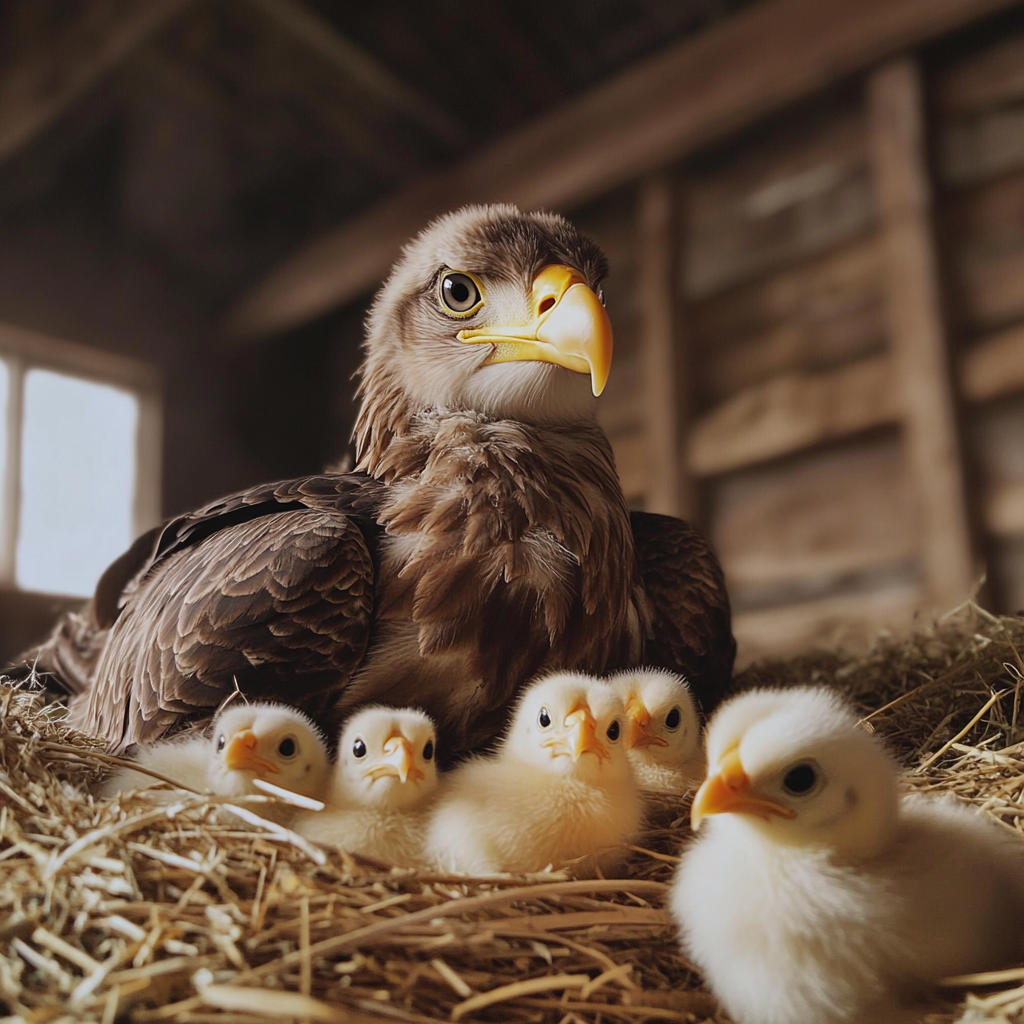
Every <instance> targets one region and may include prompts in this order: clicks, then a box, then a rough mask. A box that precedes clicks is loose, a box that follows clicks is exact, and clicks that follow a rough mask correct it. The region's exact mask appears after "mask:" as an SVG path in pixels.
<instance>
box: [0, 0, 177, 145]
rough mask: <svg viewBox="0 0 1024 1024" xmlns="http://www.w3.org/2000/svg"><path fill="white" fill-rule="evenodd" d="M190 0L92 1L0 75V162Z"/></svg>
mask: <svg viewBox="0 0 1024 1024" xmlns="http://www.w3.org/2000/svg"><path fill="white" fill-rule="evenodd" d="M188 3H189V0H145V2H144V3H140V2H139V0H92V2H91V3H89V4H87V5H86V6H85V8H84V9H83V10H82V11H81V12H80V13H77V14H75V15H68V16H67V17H66V18H65V19H64V20H65V27H64V28H63V30H62V31H61V32H60V34H59V35H58V36H57V37H56V38H55V39H54V40H53V41H52V43H51V44H50V45H49V46H48V47H47V48H46V49H45V50H42V51H38V50H37V51H34V52H30V53H28V54H26V55H25V56H24V57H23V58H22V59H21V60H20V61H18V62H17V63H15V64H14V65H13V66H12V67H10V68H9V69H8V70H7V71H6V72H5V73H4V74H3V75H2V76H0V161H4V160H7V159H9V158H10V157H12V156H13V155H14V154H15V153H17V152H18V151H19V150H21V149H23V148H24V147H25V146H27V145H28V144H29V143H30V142H31V141H32V140H33V139H35V138H36V137H37V136H39V135H40V134H42V132H44V131H45V130H46V129H47V128H48V127H49V126H50V125H51V124H53V123H54V122H55V121H56V120H57V119H58V118H59V117H60V116H61V115H62V114H63V113H65V111H67V110H68V109H69V108H70V107H71V106H72V105H73V104H74V103H75V101H76V100H77V99H78V98H79V97H80V96H81V95H82V94H83V93H84V92H86V91H87V90H88V89H89V88H90V87H91V86H92V85H93V84H94V83H95V82H96V81H97V80H98V79H99V78H101V77H102V76H103V75H104V74H106V73H107V72H108V71H110V70H111V69H112V68H113V67H115V66H116V65H117V64H118V63H120V62H121V61H122V60H123V59H124V58H125V57H126V56H127V55H128V54H129V53H130V52H131V51H132V50H134V49H135V48H136V47H138V46H140V45H141V44H142V43H144V42H145V41H146V40H147V39H149V38H151V37H152V36H153V35H154V34H155V33H156V32H158V31H159V30H160V29H162V28H163V27H164V25H166V24H167V22H168V21H169V20H170V19H171V18H172V17H174V16H175V15H176V14H177V13H178V12H179V11H181V10H182V9H183V8H184V7H185V6H186V4H188Z"/></svg>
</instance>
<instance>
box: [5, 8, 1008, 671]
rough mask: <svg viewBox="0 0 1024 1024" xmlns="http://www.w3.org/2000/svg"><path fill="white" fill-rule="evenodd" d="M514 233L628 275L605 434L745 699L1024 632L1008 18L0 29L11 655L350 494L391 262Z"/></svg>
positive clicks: (343, 14) (18, 15)
mask: <svg viewBox="0 0 1024 1024" xmlns="http://www.w3.org/2000/svg"><path fill="white" fill-rule="evenodd" d="M496 200H508V201H512V202H516V203H518V204H519V205H521V206H523V207H526V208H537V207H545V208H550V209H556V210H559V211H561V212H563V213H565V214H567V215H568V216H570V217H571V218H572V219H574V220H575V221H576V222H577V223H578V224H579V225H580V226H581V227H582V228H583V229H584V230H585V231H587V232H588V233H590V234H591V235H593V236H594V237H595V238H596V239H597V240H598V241H599V242H600V244H601V245H602V246H603V247H604V248H605V250H606V252H607V253H608V256H609V259H610V261H611V268H612V270H611V277H610V279H609V280H608V282H607V285H606V294H607V297H608V306H609V312H610V314H611V317H612V321H613V324H614V327H615V344H616V355H615V365H614V367H613V370H612V377H611V381H610V383H609V386H608V389H607V391H606V392H605V395H604V396H603V397H602V398H601V400H600V403H599V407H600V412H599V417H600V420H601V422H602V424H603V425H604V427H605V429H606V430H607V432H608V434H609V436H610V437H611V439H612V443H613V446H614V448H615V454H616V460H617V463H618V467H619V472H620V475H621V478H622V482H623V487H624V489H625V492H626V496H627V499H628V500H629V503H630V504H631V506H633V507H637V508H647V509H649V510H653V511H661V512H669V513H674V514H681V515H684V516H686V517H688V518H691V519H694V520H695V521H697V522H698V523H700V524H701V525H702V526H703V527H704V528H705V529H706V530H707V531H708V532H709V534H710V536H711V537H712V540H713V541H714V543H715V545H716V546H717V548H718V551H719V554H720V556H721V559H722V562H723V564H724V566H725V570H726V574H727V578H728V582H729V586H730V590H731V593H732V597H733V602H734V609H735V612H736V632H737V636H738V638H739V642H740V660H741V661H748V660H750V659H751V658H753V657H756V656H760V655H763V654H767V653H787V652H791V651H793V650H797V649H800V648H802V647H806V646H808V645H809V644H811V643H814V642H824V643H830V642H837V641H841V642H846V643H854V644H855V643H858V642H863V641H864V639H865V638H868V637H870V636H873V635H875V634H876V633H877V632H878V630H880V629H893V630H897V631H898V630H905V629H908V628H910V627H911V625H912V624H913V622H914V621H915V616H918V615H920V614H923V613H928V612H930V611H932V610H936V609H937V610H946V609H949V608H951V607H953V606H954V605H955V604H957V603H958V602H960V601H962V600H964V599H965V598H967V597H968V596H969V595H970V594H971V593H973V592H976V591H977V587H978V585H979V583H980V581H982V580H983V579H984V583H983V584H982V589H981V590H980V591H977V592H978V593H979V595H980V596H979V599H980V600H982V601H983V602H984V604H985V605H986V606H988V607H990V608H992V609H996V610H1000V611H1016V610H1018V609H1020V608H1022V607H1024V4H1020V3H1009V2H1005V0H633V2H628V0H547V2H544V3H541V2H540V0H493V2H487V0H485V2H483V3H471V2H469V0H434V2H425V0H375V2H374V3H372V4H360V3H353V2H348V0H346V2H341V0H0V481H2V486H3V490H2V493H0V657H6V656H9V655H11V654H13V653H14V652H16V651H17V650H19V649H21V648H22V647H24V646H25V645H26V644H28V643H29V642H30V641H33V640H35V639H37V638H38V637H39V636H40V635H41V634H43V633H45V632H46V630H47V628H48V625H49V624H50V622H51V621H52V619H53V616H54V614H55V612H56V611H57V610H59V609H60V608H61V607H66V606H67V605H68V604H70V603H73V602H74V601H75V600H76V599H77V597H76V596H77V595H85V594H88V593H89V592H91V589H92V586H93V584H94V582H95V579H96V577H97V576H98V574H99V572H100V571H101V570H102V568H103V567H104V566H105V565H106V564H107V563H108V562H109V561H110V560H111V559H112V558H113V557H114V556H116V555H117V554H118V553H119V552H120V551H121V550H123V549H124V547H126V546H127V544H128V543H129V542H130V540H131V539H132V537H133V536H134V535H135V533H136V532H138V531H139V530H141V529H143V528H145V527H148V526H150V525H152V524H153V523H155V522H157V521H159V520H160V518H161V517H163V516H166V515H171V514H175V513H178V512H182V511H185V510H187V509H189V508H192V507H195V506H197V505H200V504H202V503H204V502H206V501H208V500H210V499H212V498H214V497H216V496H218V495H220V494H224V493H227V492H230V491H232V490H234V489H238V488H240V487H243V486H246V485H249V484H252V483H255V482H258V481H260V480H266V479H273V478H278V477H287V476H293V475H298V474H302V473H308V472H316V471H318V470H319V469H321V468H323V466H324V465H325V464H327V463H328V462H331V461H333V460H336V459H338V458H340V457H342V456H343V455H344V454H345V452H346V451H347V449H348V445H349V434H350V431H351V427H352V422H353V418H354V405H353V392H354V387H355V385H354V382H353V380H352V374H353V372H354V371H355V369H356V367H357V366H358V364H359V361H360V348H359V345H360V341H361V336H362V319H363V316H364V314H365V311H366V308H367V305H368V303H369V301H370V300H371V299H372V296H373V294H374V291H375V289H376V287H377V286H378V284H379V282H380V280H381V278H382V277H383V275H384V274H385V272H386V270H387V268H388V266H389V264H390V262H391V261H392V259H393V258H394V256H395V255H396V254H397V251H398V248H399V246H400V245H401V243H402V242H403V241H404V240H405V239H406V238H408V237H409V236H410V235H412V234H414V233H415V232H416V231H417V230H419V229H420V228H421V227H422V226H423V225H424V224H425V223H426V222H427V221H428V220H429V219H430V218H431V217H433V216H435V215H437V214H439V213H442V212H444V211H445V210H447V209H450V208H453V207H457V206H460V205H462V204H464V203H467V202H479V201H496Z"/></svg>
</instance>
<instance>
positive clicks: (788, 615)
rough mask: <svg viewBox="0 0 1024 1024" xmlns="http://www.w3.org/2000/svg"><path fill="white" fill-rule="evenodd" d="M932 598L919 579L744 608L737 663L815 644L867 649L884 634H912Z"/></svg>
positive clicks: (738, 624) (737, 620) (736, 629)
mask: <svg viewBox="0 0 1024 1024" xmlns="http://www.w3.org/2000/svg"><path fill="white" fill-rule="evenodd" d="M927 601H928V598H927V596H926V594H925V593H924V591H923V590H922V588H921V586H920V585H919V584H916V583H914V582H910V581H906V582H897V583H893V584H891V585H889V586H886V587H880V588H877V589H874V590H866V591H862V592H857V593H851V594H838V595H835V596H832V597H824V598H819V599H817V600H814V601H807V602H803V603H801V604H791V605H784V606H782V607H779V608H765V609H761V610H758V611H750V612H742V613H740V614H738V615H734V616H733V622H732V628H733V633H734V634H735V636H736V641H737V644H738V647H739V650H738V653H737V659H736V661H737V667H738V668H742V667H744V666H745V665H748V664H750V662H751V661H756V660H757V659H759V658H763V657H766V656H769V655H770V656H772V657H785V656H786V655H790V654H796V653H801V652H806V651H808V650H810V649H813V648H815V647H819V648H832V649H834V648H835V647H837V646H841V647H844V648H846V649H848V650H857V649H864V648H867V647H868V646H869V645H870V644H871V643H873V642H874V641H876V640H877V639H878V636H879V634H880V633H883V632H887V633H892V634H896V635H899V634H902V633H909V632H910V630H911V629H913V628H914V626H915V624H916V613H917V612H918V611H919V610H921V609H923V608H924V607H925V605H926V604H927Z"/></svg>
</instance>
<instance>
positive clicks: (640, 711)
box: [626, 693, 668, 750]
mask: <svg viewBox="0 0 1024 1024" xmlns="http://www.w3.org/2000/svg"><path fill="white" fill-rule="evenodd" d="M626 718H627V719H628V722H627V725H626V749H627V750H632V749H633V748H634V747H667V746H668V740H666V739H665V738H664V737H662V736H654V735H652V734H651V733H650V732H649V731H648V729H649V727H650V724H651V713H650V711H648V710H647V708H646V706H645V705H644V702H643V701H642V700H641V699H640V698H639V697H638V696H637V695H636V694H635V693H634V694H633V695H632V696H631V697H630V698H629V700H627V701H626Z"/></svg>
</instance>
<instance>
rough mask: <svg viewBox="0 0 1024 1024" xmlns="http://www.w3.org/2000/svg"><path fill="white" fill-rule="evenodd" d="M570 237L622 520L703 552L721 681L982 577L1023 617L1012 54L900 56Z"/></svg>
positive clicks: (1018, 148) (1023, 160) (1023, 180)
mask: <svg viewBox="0 0 1024 1024" xmlns="http://www.w3.org/2000/svg"><path fill="white" fill-rule="evenodd" d="M964 48H965V47H961V51H963V49H964ZM947 49H948V48H947ZM666 182H667V183H668V184H667V185H666V184H665V183H666ZM659 188H660V189H661V193H660V194H662V195H663V197H664V196H667V197H668V199H667V200H665V199H664V198H663V200H662V206H663V207H664V209H663V211H662V213H661V214H660V217H661V222H660V223H661V230H662V232H663V233H665V232H667V237H669V238H670V239H671V245H670V246H669V248H668V249H667V251H666V253H665V254H664V255H663V256H662V257H661V262H660V263H658V264H657V265H656V266H654V267H653V268H652V261H651V256H650V253H651V250H652V244H653V248H654V249H657V245H658V238H659V237H660V236H659V234H658V229H657V226H655V228H654V230H653V233H652V227H651V209H652V207H651V201H652V200H651V196H652V194H653V195H657V194H659V193H658V189H659ZM652 190H653V191H652ZM655 219H657V218H655ZM577 220H578V221H579V222H580V224H581V225H582V226H583V227H584V229H585V230H588V231H590V232H591V233H592V234H593V235H594V236H595V237H597V238H598V240H599V241H600V242H601V243H602V244H603V245H605V246H606V247H607V249H608V252H609V257H610V259H611V264H612V268H613V274H612V278H611V280H610V281H609V282H608V286H607V289H606V291H607V295H608V300H609V309H610V312H611V314H612V319H613V322H614V324H615V328H616V366H615V368H614V370H613V374H612V378H611V381H610V383H609V387H608V391H607V393H606V398H605V399H603V400H602V405H601V411H600V416H601V419H602V422H603V424H604V426H605V428H606V429H607V431H608V432H609V434H610V436H611V438H612V442H613V445H614V447H615V451H616V459H617V462H618V464H619V470H620V475H621V476H622V480H623V486H624V489H625V491H626V494H627V498H628V499H629V501H630V503H631V504H632V505H634V506H635V507H648V508H658V509H659V510H661V511H676V512H679V513H682V514H688V515H690V516H692V517H694V518H695V519H697V520H698V521H699V522H701V523H702V524H703V525H704V527H705V528H706V529H707V530H708V531H709V533H710V535H711V537H712V538H713V541H714V543H715V545H716V547H717V549H718V551H719V554H720V556H721V559H722V562H723V565H724V566H725V570H726V575H727V579H728V583H729V586H730V590H731V593H732V597H733V602H734V609H735V612H736V633H737V637H738V639H739V642H740V659H741V661H749V660H750V659H751V658H754V657H758V656H761V655H764V654H768V653H784V652H788V651H793V650H796V649H800V648H805V647H807V646H808V645H810V644H813V643H816V642H826V643H831V642H836V641H842V642H847V643H858V642H861V641H863V640H865V639H867V638H869V637H871V636H873V635H875V634H876V633H877V632H878V631H879V630H880V629H893V630H897V631H899V630H904V629H907V628H909V627H910V626H911V625H912V623H913V621H914V619H915V616H917V615H919V614H922V613H931V612H933V611H943V610H947V609H949V608H951V607H953V606H954V605H955V604H956V603H958V602H959V601H961V600H963V599H965V598H966V597H968V596H969V594H970V593H971V592H972V590H974V589H976V588H977V587H978V585H979V584H980V582H981V580H982V577H983V574H984V573H986V572H987V582H986V584H985V585H984V587H983V589H982V590H981V595H982V597H983V599H984V601H985V603H986V604H988V605H990V606H993V607H996V608H999V609H1001V610H1011V611H1014V610H1017V609H1020V608H1024V32H1022V34H1021V35H1019V36H1017V37H1014V38H1010V39H1007V38H1005V35H1003V37H1002V38H1001V39H1000V40H999V41H997V42H992V43H989V44H985V45H981V46H977V47H976V48H975V49H974V50H973V51H972V52H970V53H963V52H961V53H960V54H959V55H955V56H952V57H951V56H949V55H948V54H946V55H939V56H937V57H935V56H929V55H925V57H924V58H923V59H922V57H921V56H920V55H910V56H906V57H901V58H897V59H895V60H893V61H891V62H890V63H888V64H886V65H884V66H882V67H881V68H878V69H876V70H874V71H872V72H871V73H869V74H868V75H866V76H863V77H862V78H860V79H858V80H856V81H854V82H849V83H846V84H845V85H844V86H843V87H842V88H841V89H838V90H836V91H833V92H831V93H829V94H827V95H819V96H817V97H816V98H815V99H814V100H813V101H812V102H808V103H805V104H803V105H801V106H799V107H797V108H793V109H790V110H788V111H786V112H785V114H784V115H783V116H781V117H779V118H777V119H775V120H773V121H771V122H767V123H763V124H760V125H758V126H757V128H756V129H755V130H752V131H749V132H747V133H746V134H744V135H743V136H742V137H739V138H734V139H732V140H730V141H729V143H728V144H726V145H721V146H719V147H717V148H716V149H715V150H714V151H708V152H703V153H700V154H699V155H698V156H697V157H695V158H692V159H690V160H689V161H687V163H686V164H685V165H684V166H680V167H674V168H671V169H670V170H669V171H667V172H665V173H663V174H662V175H661V176H660V177H659V178H657V179H654V178H652V179H648V180H645V181H641V182H638V183H636V184H635V185H634V186H631V187H630V188H627V189H622V190H620V191H619V192H617V193H616V194H614V195H611V196H608V197H605V198H604V199H602V200H600V201H599V202H596V203H593V204H591V206H589V207H588V208H586V209H584V210H581V211H580V212H579V215H578V217H577ZM666 264H667V270H668V273H667V276H666V277H665V280H667V281H668V282H669V283H668V284H667V285H665V286H664V287H663V289H662V290H663V292H664V294H662V295H661V297H660V298H659V295H658V287H659V286H658V284H657V281H655V280H654V279H655V278H657V277H658V276H659V273H660V269H664V268H665V266H666ZM659 268H660V269H659ZM659 305H660V307H661V309H660V311H659V308H658V307H659ZM659 317H660V319H659ZM665 317H671V321H672V322H671V334H670V344H669V346H668V349H669V351H668V356H667V357H666V353H665V342H664V334H665V328H664V320H665ZM666 358H667V359H668V360H669V361H668V362H666ZM658 373H660V374H661V376H662V377H663V378H664V377H665V375H666V374H667V375H668V376H670V377H671V378H672V388H673V389H674V392H673V393H672V394H671V395H670V397H669V398H667V399H666V398H660V399H659V398H658V397H657V396H656V395H655V394H654V393H653V392H652V385H653V382H654V381H655V379H656V378H655V375H656V374H658ZM652 396H653V397H652ZM666 450H667V451H674V452H675V453H676V454H675V457H674V461H673V462H672V463H671V465H669V464H667V463H666V462H665V460H664V458H663V457H659V455H658V453H659V452H665V451H666ZM666 466H667V467H668V468H667V470H666ZM666 472H667V473H668V475H669V476H672V477H674V479H673V480H672V483H671V486H670V487H669V489H668V490H666V487H665V481H664V477H665V475H666Z"/></svg>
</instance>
